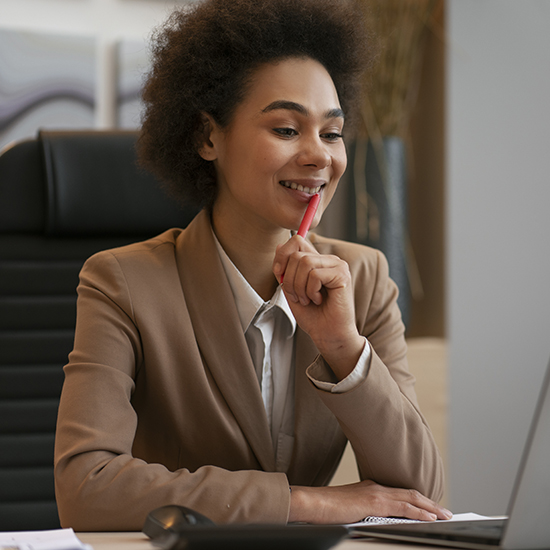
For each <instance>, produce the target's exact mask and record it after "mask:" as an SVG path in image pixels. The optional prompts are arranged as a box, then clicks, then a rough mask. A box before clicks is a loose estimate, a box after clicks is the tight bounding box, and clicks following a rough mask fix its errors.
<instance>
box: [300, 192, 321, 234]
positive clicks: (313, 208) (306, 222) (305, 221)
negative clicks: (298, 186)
mask: <svg viewBox="0 0 550 550" xmlns="http://www.w3.org/2000/svg"><path fill="white" fill-rule="evenodd" d="M320 200H321V195H319V193H315V195H313V197H311V199H309V204H308V205H307V208H306V213H305V214H304V217H303V218H302V223H301V224H300V227H299V229H298V235H300V237H303V238H304V239H305V238H306V235H307V232H308V231H309V228H310V227H311V222H312V221H313V218H314V217H315V213H316V212H317V207H318V206H319V201H320Z"/></svg>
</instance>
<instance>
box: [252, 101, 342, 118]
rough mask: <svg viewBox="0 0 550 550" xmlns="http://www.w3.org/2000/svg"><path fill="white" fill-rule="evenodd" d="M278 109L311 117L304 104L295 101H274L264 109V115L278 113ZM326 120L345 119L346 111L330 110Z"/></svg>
mask: <svg viewBox="0 0 550 550" xmlns="http://www.w3.org/2000/svg"><path fill="white" fill-rule="evenodd" d="M278 109H285V110H287V111H296V112H297V113H300V114H301V115H304V116H309V111H308V110H307V109H306V108H305V107H304V106H303V105H302V104H300V103H296V102H295V101H286V100H284V99H279V100H277V101H273V102H272V103H270V104H269V105H268V106H267V107H265V108H264V109H262V113H269V112H271V111H276V110H278ZM325 118H345V116H344V111H342V109H340V108H336V109H329V110H328V111H327V112H326V113H325Z"/></svg>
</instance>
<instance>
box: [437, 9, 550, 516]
mask: <svg viewBox="0 0 550 550" xmlns="http://www.w3.org/2000/svg"><path fill="white" fill-rule="evenodd" d="M447 8H448V11H447V22H448V25H447V29H448V50H447V75H448V80H447V98H446V104H447V121H446V128H447V136H446V140H447V143H446V151H447V153H446V155H447V178H446V179H447V191H446V193H447V197H446V207H447V237H446V244H447V247H446V253H447V277H448V278H447V283H446V287H447V308H448V309H447V334H448V338H449V358H450V375H449V376H450V426H449V428H450V437H449V444H450V448H449V452H450V487H451V488H450V504H451V507H452V508H453V509H454V510H455V511H457V512H462V511H466V510H473V511H477V512H479V513H483V514H499V513H504V512H505V511H506V503H507V502H508V498H509V495H510V492H511V490H512V483H513V478H514V474H515V471H516V468H517V465H518V462H519V460H520V454H521V450H522V447H523V443H524V441H525V436H526V433H527V429H528V425H529V420H530V417H531V414H532V412H533V408H534V400H535V398H536V395H537V391H538V387H539V384H540V382H541V380H542V376H543V371H544V368H545V366H546V363H547V361H548V358H549V356H550V244H549V241H550V239H549V237H550V211H549V209H550V163H549V161H548V158H549V151H550V105H549V101H548V98H550V70H549V69H550V61H549V58H550V33H549V32H548V22H549V21H550V2H547V1H546V0H523V1H522V2H517V1H514V0H448V5H447Z"/></svg>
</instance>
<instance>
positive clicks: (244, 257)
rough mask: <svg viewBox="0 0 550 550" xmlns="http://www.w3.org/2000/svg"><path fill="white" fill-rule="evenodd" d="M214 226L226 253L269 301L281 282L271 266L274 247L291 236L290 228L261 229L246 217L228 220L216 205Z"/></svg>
mask: <svg viewBox="0 0 550 550" xmlns="http://www.w3.org/2000/svg"><path fill="white" fill-rule="evenodd" d="M212 227H213V228H214V233H215V234H216V237H217V238H218V240H219V241H220V244H221V245H222V247H223V249H224V250H225V253H226V254H227V255H228V256H229V258H230V259H231V261H232V262H233V263H234V264H235V266H236V267H237V269H238V270H239V271H240V272H241V274H242V275H243V277H244V278H245V279H246V280H247V281H248V283H249V284H250V286H251V287H252V288H253V289H254V290H255V291H256V292H257V293H258V295H259V296H260V297H261V298H262V299H263V300H265V301H268V300H269V299H270V298H271V297H272V296H273V294H274V292H275V290H276V289H277V286H278V282H277V279H276V278H275V275H273V270H272V267H273V258H274V256H275V250H276V248H277V245H279V244H283V243H285V242H286V241H287V240H288V239H289V237H290V232H289V230H287V229H280V228H278V229H277V230H275V231H266V230H261V229H258V227H252V226H251V224H249V223H248V222H247V220H240V221H239V223H227V221H226V218H225V217H223V216H218V215H217V214H216V208H215V207H214V209H213V211H212Z"/></svg>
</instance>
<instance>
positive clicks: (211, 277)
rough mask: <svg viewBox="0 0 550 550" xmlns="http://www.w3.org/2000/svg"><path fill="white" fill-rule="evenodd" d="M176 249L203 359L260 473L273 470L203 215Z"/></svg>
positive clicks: (256, 394)
mask: <svg viewBox="0 0 550 550" xmlns="http://www.w3.org/2000/svg"><path fill="white" fill-rule="evenodd" d="M177 247H178V249H177V262H178V270H179V275H180V279H181V284H182V288H183V292H184V295H185V300H186V302H187V306H188V308H189V315H190V317H191V321H192V323H193V328H194V330H195V335H196V339H197V343H198V346H199V349H200V351H201V354H202V356H203V357H204V361H205V363H206V365H207V366H208V368H209V369H210V372H211V373H212V376H213V377H214V379H215V380H216V383H217V385H218V387H219V389H220V391H221V392H222V394H223V396H224V398H225V400H226V401H227V404H228V405H229V407H230V409H231V411H232V412H233V414H234V416H235V418H236V420H237V422H238V423H239V425H240V426H241V429H242V431H243V434H244V435H245V437H246V439H247V440H248V442H249V444H250V447H251V448H252V450H253V452H254V454H255V455H256V457H257V459H258V462H259V463H260V465H261V466H262V468H263V469H264V470H265V471H275V457H274V451H273V443H272V441H271V432H270V428H269V426H268V422H267V415H266V413H265V408H264V404H263V401H262V396H261V393H260V391H259V384H258V378H257V376H256V373H255V371H254V365H253V363H252V359H251V358H250V353H249V351H248V347H247V345H246V340H245V338H244V334H243V333H242V331H241V329H240V321H239V317H238V313H237V308H236V306H235V302H234V299H233V294H232V292H231V288H230V286H229V283H228V281H227V278H226V276H225V272H224V270H223V266H222V264H221V261H220V258H219V254H218V251H217V249H216V244H215V241H214V237H213V234H212V228H211V224H210V219H209V216H208V214H207V212H206V211H204V210H203V211H202V212H200V213H199V214H198V215H197V217H196V218H195V219H194V220H193V221H192V222H191V224H190V225H189V226H188V227H187V228H186V229H185V230H184V232H183V234H182V238H181V239H180V240H178V244H177Z"/></svg>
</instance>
